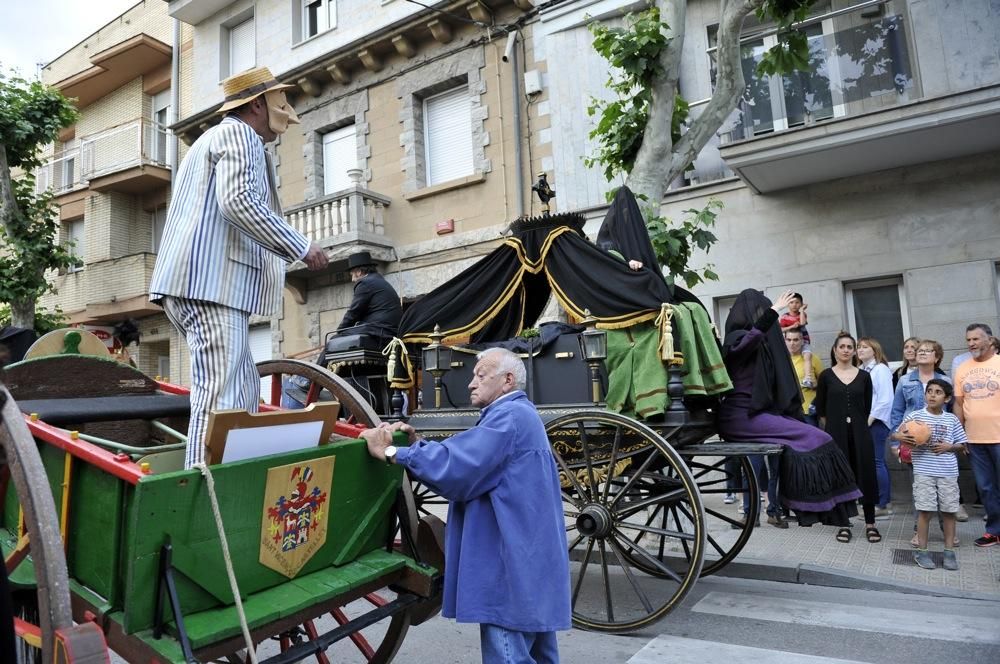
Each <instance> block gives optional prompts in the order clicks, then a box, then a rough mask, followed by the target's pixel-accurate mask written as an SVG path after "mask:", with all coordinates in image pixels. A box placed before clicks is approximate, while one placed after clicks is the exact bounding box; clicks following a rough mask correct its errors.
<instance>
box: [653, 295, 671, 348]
mask: <svg viewBox="0 0 1000 664" xmlns="http://www.w3.org/2000/svg"><path fill="white" fill-rule="evenodd" d="M673 315H674V307H673V305H671V304H668V303H666V302H664V303H663V304H661V305H660V315H659V316H657V318H656V325H657V327H659V328H660V344H659V351H660V359H661V360H662V361H664V362H672V361H673V359H674V330H673V326H672V325H671V324H670V319H671V318H673Z"/></svg>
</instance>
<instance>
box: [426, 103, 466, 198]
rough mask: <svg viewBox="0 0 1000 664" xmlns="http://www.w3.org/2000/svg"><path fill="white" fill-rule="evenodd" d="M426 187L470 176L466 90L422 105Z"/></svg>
mask: <svg viewBox="0 0 1000 664" xmlns="http://www.w3.org/2000/svg"><path fill="white" fill-rule="evenodd" d="M424 149H425V158H426V169H427V170H426V179H427V186H431V185H435V184H438V183H440V182H447V181H448V180H454V179H456V178H460V177H464V176H466V175H472V173H473V163H472V100H471V99H470V97H469V89H468V87H466V86H464V85H463V86H461V87H458V88H455V89H454V90H449V91H448V92H444V93H442V94H439V95H436V96H434V97H428V98H427V99H426V100H425V101H424Z"/></svg>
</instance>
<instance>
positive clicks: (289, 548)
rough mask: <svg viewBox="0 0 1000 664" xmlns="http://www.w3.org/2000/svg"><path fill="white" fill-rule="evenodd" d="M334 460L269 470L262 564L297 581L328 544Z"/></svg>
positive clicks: (262, 534) (326, 458)
mask: <svg viewBox="0 0 1000 664" xmlns="http://www.w3.org/2000/svg"><path fill="white" fill-rule="evenodd" d="M333 464H334V457H332V456H330V457H323V458H321V459H312V460H310V461H307V462H303V463H293V464H289V465H287V466H278V467H276V468H270V469H269V470H268V471H267V486H266V487H265V489H264V513H263V515H262V518H261V527H260V563H261V565H265V566H266V567H270V568H271V569H273V570H275V571H277V572H280V573H281V574H284V575H285V576H287V577H288V578H290V579H291V578H294V577H295V575H296V574H298V573H299V570H301V569H302V567H303V566H304V565H305V564H306V563H307V562H309V560H310V558H312V557H313V555H314V554H315V553H316V552H317V551H319V549H320V547H321V546H323V544H324V543H325V542H326V531H327V510H326V507H327V500H328V498H329V495H330V487H331V485H332V484H333Z"/></svg>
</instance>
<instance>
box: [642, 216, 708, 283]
mask: <svg viewBox="0 0 1000 664" xmlns="http://www.w3.org/2000/svg"><path fill="white" fill-rule="evenodd" d="M721 209H722V202H721V201H719V200H718V199H715V198H710V199H709V200H708V203H707V204H706V205H705V207H704V208H703V209H701V210H696V209H693V208H692V209H688V210H685V211H684V214H686V215H688V217H687V218H686V219H685V220H684V221H683V222H681V224H680V225H674V224H673V223H672V222H671V221H670V220H669V219H666V218H665V217H661V216H658V215H655V213H652V212H651V211H650V210H649V208H648V207H647V209H646V210H644V212H645V214H646V230H647V231H648V232H649V239H650V241H651V242H652V243H653V251H654V252H655V253H656V259H657V260H658V261H660V264H661V265H663V266H664V267H665V268H667V272H668V274H669V276H667V281H669V282H670V283H673V282H674V280H675V279H676V277H677V276H680V277H683V279H684V283H685V284H686V285H687V287H688V288H693V287H694V286H696V285H697V284H700V283H703V282H705V281H715V280H718V278H719V275H717V274H716V273H715V272H714V271H713V270H712V268H713V267H715V266H714V265H713V264H712V263H709V264H707V265H705V267H703V268H701V270H700V271H699V270H695V269H691V268H690V267H689V266H688V262H689V261H690V260H691V254H692V253H693V252H694V250H695V249H700V250H701V251H704V252H706V253H707V252H708V251H709V249H711V247H712V245H713V244H715V241H716V237H715V233H713V232H712V231H711V228H712V227H713V226H715V219H716V217H717V216H718V211H719V210H721Z"/></svg>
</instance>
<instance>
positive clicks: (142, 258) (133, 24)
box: [35, 0, 180, 377]
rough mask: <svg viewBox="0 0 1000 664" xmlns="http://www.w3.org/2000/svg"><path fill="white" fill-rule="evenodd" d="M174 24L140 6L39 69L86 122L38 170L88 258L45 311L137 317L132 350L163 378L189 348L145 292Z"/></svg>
mask: <svg viewBox="0 0 1000 664" xmlns="http://www.w3.org/2000/svg"><path fill="white" fill-rule="evenodd" d="M172 25H173V22H172V21H171V20H170V17H169V16H167V12H166V5H165V4H164V3H163V2H160V1H157V0H145V1H143V2H139V3H137V4H136V5H135V6H134V7H132V8H131V9H129V10H128V11H126V12H125V13H124V14H122V15H121V16H119V17H118V18H116V19H115V20H114V21H112V22H110V23H108V24H107V25H105V26H104V27H102V28H101V29H99V30H98V31H97V32H95V33H93V34H92V35H90V36H88V37H87V38H86V39H84V40H83V41H82V42H80V43H79V44H76V45H75V46H73V47H72V48H70V49H69V50H67V51H66V52H65V53H63V54H62V55H60V56H59V57H57V58H56V59H55V60H53V61H52V62H50V63H48V64H47V65H46V66H45V67H44V68H43V69H42V72H41V78H42V81H43V82H45V83H47V84H49V85H52V86H54V87H56V88H58V89H59V90H60V91H61V92H62V93H63V94H65V95H66V96H67V97H70V98H73V99H75V103H76V106H77V108H78V109H79V111H80V117H79V120H78V121H77V122H76V124H75V125H74V126H72V127H69V128H67V129H66V130H64V131H63V132H62V133H61V135H60V136H59V140H58V142H57V143H56V144H54V145H52V146H49V148H48V149H47V154H46V160H45V163H44V164H43V166H42V167H41V168H40V169H39V170H38V171H37V172H36V174H35V175H36V182H37V186H38V187H39V188H42V189H45V188H50V187H51V188H52V190H53V192H54V194H55V198H54V202H55V203H56V204H57V205H58V206H59V217H60V223H61V230H60V233H61V236H62V238H63V239H64V240H70V241H72V242H73V243H74V248H73V252H74V254H75V255H76V256H77V257H78V258H79V259H81V260H82V262H83V264H82V266H80V267H77V268H73V269H70V270H68V271H66V272H63V273H60V274H52V275H51V279H52V281H53V285H54V286H55V289H56V290H55V292H54V293H51V294H49V295H46V296H45V297H43V298H42V299H41V302H40V304H41V305H42V306H43V307H45V308H48V309H54V308H56V307H58V308H59V309H61V310H62V311H63V313H64V314H66V316H67V317H68V322H69V323H70V324H83V325H93V326H98V327H111V326H113V325H115V324H117V323H119V322H122V321H124V320H126V319H136V320H137V321H138V322H139V325H140V328H141V330H142V333H143V336H142V342H141V344H140V345H139V346H138V347H135V346H133V347H132V348H130V349H129V352H130V353H131V354H132V356H133V359H135V361H136V363H137V365H138V366H139V368H140V369H142V370H143V371H145V372H147V373H149V374H150V375H161V376H164V377H168V376H170V375H171V373H172V371H171V367H173V368H177V366H178V364H179V363H180V362H179V360H180V358H179V357H176V355H177V352H178V348H179V346H180V344H178V343H177V338H176V334H175V333H174V332H173V330H172V328H171V326H170V324H169V322H168V321H167V319H166V317H165V316H164V315H163V313H162V310H161V309H160V308H159V307H156V306H154V305H152V304H150V303H149V290H148V285H149V278H150V275H151V273H152V269H153V264H154V262H155V260H156V249H157V246H158V245H159V242H160V236H161V233H162V230H163V223H164V221H165V216H166V206H167V205H168V203H169V198H170V176H171V170H172V167H173V164H174V163H175V159H176V157H175V153H176V149H175V146H174V142H173V141H172V139H171V135H170V132H169V130H168V129H167V127H168V125H169V123H170V118H171V105H172V104H173V95H172V94H171V80H172V63H173V57H174V52H175V48H174V37H173V34H172V32H173V31H172ZM171 349H173V351H174V354H175V357H174V358H173V360H172V358H171Z"/></svg>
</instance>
